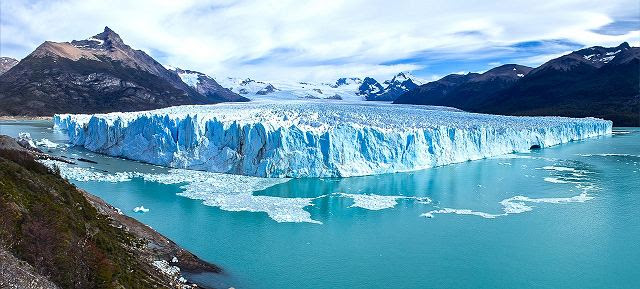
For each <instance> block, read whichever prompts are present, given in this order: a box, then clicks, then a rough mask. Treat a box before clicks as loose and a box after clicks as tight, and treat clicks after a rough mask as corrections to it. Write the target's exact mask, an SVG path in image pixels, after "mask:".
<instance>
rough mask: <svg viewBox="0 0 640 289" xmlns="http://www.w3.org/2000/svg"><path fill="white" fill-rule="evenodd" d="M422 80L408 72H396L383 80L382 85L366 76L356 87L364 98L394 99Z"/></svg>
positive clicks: (413, 87)
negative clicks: (391, 76)
mask: <svg viewBox="0 0 640 289" xmlns="http://www.w3.org/2000/svg"><path fill="white" fill-rule="evenodd" d="M423 82H424V81H422V80H420V79H418V78H416V77H415V76H413V75H411V74H409V73H408V72H400V73H398V74H397V75H395V76H394V77H393V78H392V79H391V80H386V81H384V82H383V84H384V85H382V84H380V83H379V82H378V81H376V80H375V79H373V78H370V77H367V78H365V79H364V81H363V82H362V84H361V85H360V87H359V88H358V94H359V95H362V96H364V98H365V99H366V100H377V101H394V100H395V99H396V98H398V96H400V95H401V94H403V93H405V92H407V91H411V90H413V89H415V88H416V87H418V86H420V85H422V83H423Z"/></svg>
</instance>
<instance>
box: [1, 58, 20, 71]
mask: <svg viewBox="0 0 640 289" xmlns="http://www.w3.org/2000/svg"><path fill="white" fill-rule="evenodd" d="M16 64H18V60H16V59H13V58H11V57H0V75H3V74H4V73H5V72H7V71H9V69H11V68H12V67H14V66H16Z"/></svg>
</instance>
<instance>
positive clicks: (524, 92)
mask: <svg viewBox="0 0 640 289" xmlns="http://www.w3.org/2000/svg"><path fill="white" fill-rule="evenodd" d="M511 66H513V67H511ZM395 103H408V104H427V105H444V106H452V107H456V108H460V109H463V110H467V111H472V112H482V113H494V114H507V115H560V116H571V117H587V116H594V117H599V118H604V119H608V120H612V121H613V122H614V125H615V126H640V48H638V47H631V46H629V44H627V43H623V44H621V45H619V46H617V47H609V48H606V47H599V46H595V47H590V48H585V49H581V50H578V51H574V52H572V53H570V54H567V55H564V56H562V57H559V58H556V59H553V60H550V61H548V62H546V63H544V64H542V65H541V66H540V67H538V68H535V69H531V68H528V67H523V66H518V65H507V66H501V67H497V68H494V69H492V70H489V71H487V72H486V73H483V74H468V75H458V76H456V75H449V76H446V77H444V78H442V79H440V80H438V81H435V82H430V83H427V84H425V85H422V86H420V87H418V88H417V89H415V90H413V91H410V92H407V93H405V94H403V95H402V96H400V97H399V98H398V99H397V100H396V101H395Z"/></svg>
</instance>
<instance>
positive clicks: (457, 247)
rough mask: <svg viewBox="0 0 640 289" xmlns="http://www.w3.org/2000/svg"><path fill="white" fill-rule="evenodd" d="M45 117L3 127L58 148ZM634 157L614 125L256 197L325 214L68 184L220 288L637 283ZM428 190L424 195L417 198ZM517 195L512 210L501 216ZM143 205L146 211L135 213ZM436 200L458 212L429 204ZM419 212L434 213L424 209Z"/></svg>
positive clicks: (150, 170) (638, 173) (141, 187)
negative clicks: (575, 136)
mask: <svg viewBox="0 0 640 289" xmlns="http://www.w3.org/2000/svg"><path fill="white" fill-rule="evenodd" d="M50 127H51V123H50V122H46V121H17V122H11V121H4V122H0V134H8V135H11V136H17V135H18V133H19V132H29V133H30V134H31V136H32V137H33V139H34V140H36V141H38V140H41V139H42V138H47V139H49V140H51V141H53V142H54V143H58V144H64V143H65V140H66V137H65V134H64V133H61V132H56V131H53V130H51V129H50ZM44 150H45V151H46V150H47V149H44ZM50 150H51V153H52V154H56V155H63V156H67V157H76V158H77V157H83V158H87V159H92V160H94V161H97V162H98V164H91V163H84V162H78V167H80V168H82V169H85V170H87V171H97V172H102V173H103V174H115V173H116V172H131V171H136V172H142V173H146V174H167V172H168V170H167V169H166V168H161V167H157V166H152V165H147V164H142V163H138V162H133V161H128V160H122V159H117V158H111V157H105V156H101V155H98V154H95V153H91V152H88V151H86V150H84V149H82V148H76V147H69V148H66V147H58V148H51V149H50ZM639 163H640V129H637V128H615V129H614V135H612V136H606V137H600V138H595V139H590V140H585V141H580V142H573V143H569V144H565V145H560V146H556V147H551V148H545V149H542V150H537V151H532V152H531V153H528V154H517V155H509V156H505V157H500V158H491V159H485V160H479V161H472V162H465V163H460V164H455V165H449V166H444V167H439V168H433V169H428V170H423V171H418V172H411V173H399V174H390V175H378V176H367V177H354V178H345V179H295V180H290V181H288V182H285V183H281V184H276V185H273V186H271V187H268V188H266V189H264V190H260V191H257V192H254V193H253V195H259V196H272V197H279V198H273V200H279V199H281V198H282V199H285V198H314V199H312V200H311V201H310V202H311V203H312V204H313V205H312V206H306V207H305V208H304V210H305V211H307V212H309V213H310V217H311V219H312V220H314V221H317V222H321V224H317V223H310V222H301V223H294V222H276V221H275V220H274V219H272V218H270V217H269V216H268V215H267V214H266V213H264V212H250V211H242V208H241V207H239V208H236V211H231V210H229V209H228V208H227V210H224V209H223V207H221V206H207V205H204V204H203V202H202V201H201V200H196V199H190V198H186V197H183V196H179V195H177V194H178V193H181V192H183V191H184V186H182V185H181V184H163V183H159V182H154V181H148V180H145V179H143V178H141V177H133V178H132V179H130V180H127V181H114V182H106V181H95V180H83V181H79V180H77V179H76V180H74V179H72V182H74V183H75V184H76V185H78V186H79V187H81V188H83V189H86V190H87V191H89V192H91V193H93V194H95V195H98V196H100V197H101V198H103V199H105V200H106V201H107V202H109V203H110V204H112V205H114V206H115V207H118V208H120V209H121V210H122V211H123V213H125V214H127V215H129V216H132V217H135V218H136V219H138V220H140V221H142V222H143V223H145V224H148V225H149V226H151V227H153V228H154V229H156V230H157V231H159V232H160V233H162V234H164V235H166V236H168V237H169V238H171V239H173V240H174V241H176V242H177V243H178V244H180V245H181V246H183V247H184V248H186V249H188V250H190V251H192V252H194V253H195V254H196V255H198V256H200V257H201V258H203V259H205V260H207V261H210V262H213V263H215V264H218V265H220V266H222V267H223V268H224V270H225V273H224V274H223V275H222V276H220V275H206V274H205V275H196V276H189V278H191V279H197V280H201V281H203V282H206V283H208V284H210V285H213V286H217V287H222V286H234V287H235V288H640V215H639V212H640V164H639ZM92 167H93V168H92ZM223 185H224V184H223ZM229 185H231V184H229ZM339 193H346V194H360V195H365V197H366V196H368V197H369V198H367V199H368V200H370V201H371V198H370V197H371V196H369V195H380V196H397V197H395V198H394V199H393V200H395V201H396V202H397V204H396V205H395V206H393V204H391V205H389V203H388V199H384V198H382V199H375V200H374V203H375V204H376V205H378V207H369V208H363V207H352V205H354V200H355V199H354V198H353V197H344V196H342V195H340V194H339ZM515 196H521V197H518V198H516V199H513V197H515ZM414 197H420V198H421V199H416V198H414ZM425 198H429V199H431V200H432V202H431V203H426V202H420V201H419V200H424V199H425ZM381 200H386V202H385V201H381ZM504 200H510V201H507V202H506V203H505V202H504ZM501 202H503V203H502V204H501ZM513 203H518V204H522V206H516V209H519V210H515V211H509V212H508V214H506V215H505V214H504V213H505V208H507V209H508V208H511V207H508V205H509V204H513ZM505 204H506V205H505ZM140 205H143V206H144V207H145V208H148V209H149V212H147V213H134V212H133V208H134V207H137V206H140ZM523 206H524V209H523ZM365 207H366V206H365ZM373 208H378V210H373ZM445 208H449V209H457V210H458V211H455V212H458V213H460V214H452V213H438V212H437V211H439V210H441V211H443V210H445ZM237 210H240V211H237ZM463 210H467V211H463ZM453 211H454V210H449V212H453ZM427 212H432V214H431V216H432V218H428V217H424V216H421V215H422V214H425V213H427Z"/></svg>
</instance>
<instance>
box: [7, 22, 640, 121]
mask: <svg viewBox="0 0 640 289" xmlns="http://www.w3.org/2000/svg"><path fill="white" fill-rule="evenodd" d="M639 62H640V48H638V47H631V46H629V44H627V43H623V44H621V45H619V46H617V47H611V48H605V47H599V46H596V47H590V48H585V49H581V50H578V51H574V52H572V53H570V54H567V55H564V56H562V57H559V58H556V59H553V60H550V61H548V62H546V63H544V64H542V65H541V66H539V67H537V68H531V67H527V66H522V65H517V64H506V65H502V66H499V67H495V68H493V69H491V70H488V71H486V72H484V73H468V74H465V75H460V74H450V75H447V76H445V77H443V78H441V79H439V80H437V81H432V82H428V83H425V82H424V81H422V80H420V79H418V78H416V77H414V76H412V75H411V74H409V73H407V72H401V73H398V74H397V75H395V76H394V77H393V78H392V79H390V80H386V81H384V82H382V83H380V82H378V81H377V80H375V79H374V78H371V77H365V78H364V79H361V78H357V77H348V78H347V77H344V78H339V79H338V80H337V81H336V82H334V83H309V82H295V81H291V80H284V81H258V80H253V79H249V78H230V77H216V78H214V77H212V76H209V75H206V74H204V73H201V72H197V71H193V70H188V69H181V68H175V67H171V66H166V67H165V66H163V65H161V64H160V63H158V62H157V61H156V60H154V59H153V58H152V57H151V56H149V55H147V54H146V53H145V52H143V51H141V50H134V49H133V48H131V47H130V46H128V45H126V44H125V43H124V42H123V41H122V39H121V38H120V36H119V35H118V34H116V33H115V32H114V31H113V30H111V29H109V28H108V27H105V29H104V31H103V32H102V33H100V34H97V35H95V36H93V37H90V38H88V39H84V40H74V41H71V42H50V41H46V42H44V43H43V44H41V45H40V46H39V47H38V48H36V49H35V50H34V51H33V52H32V53H31V54H29V55H28V56H27V57H25V58H24V59H22V60H21V61H19V62H18V61H17V60H15V59H13V58H9V57H0V115H27V116H49V115H53V114H55V113H104V112H112V111H137V110H149V109H155V108H161V107H168V106H175V105H184V104H212V103H218V102H225V101H249V100H257V99H274V100H290V99H326V100H330V101H334V100H344V101H363V100H368V101H394V103H403V104H426V105H441V106H450V107H455V108H459V109H462V110H466V111H471V112H481V113H492V114H505V115H561V116H572V117H586V116H594V117H600V118H604V119H609V120H613V121H614V124H615V125H616V126H639V125H640V111H639V109H640V108H639V107H640V87H639V83H640V76H639V71H640V63H639Z"/></svg>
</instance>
